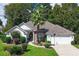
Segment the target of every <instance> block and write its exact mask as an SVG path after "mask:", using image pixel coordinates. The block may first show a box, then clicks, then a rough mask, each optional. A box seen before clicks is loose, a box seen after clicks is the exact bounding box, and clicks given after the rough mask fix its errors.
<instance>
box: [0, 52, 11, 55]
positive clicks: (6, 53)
mask: <svg viewBox="0 0 79 59" xmlns="http://www.w3.org/2000/svg"><path fill="white" fill-rule="evenodd" d="M0 56H10V53H9V52H8V51H0Z"/></svg>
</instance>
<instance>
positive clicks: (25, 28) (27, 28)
mask: <svg viewBox="0 0 79 59" xmlns="http://www.w3.org/2000/svg"><path fill="white" fill-rule="evenodd" d="M20 27H21V28H22V29H24V30H31V29H30V28H29V27H27V26H26V25H22V26H20Z"/></svg>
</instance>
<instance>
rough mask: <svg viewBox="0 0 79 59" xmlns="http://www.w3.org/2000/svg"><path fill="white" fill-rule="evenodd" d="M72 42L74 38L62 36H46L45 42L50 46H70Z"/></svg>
mask: <svg viewBox="0 0 79 59" xmlns="http://www.w3.org/2000/svg"><path fill="white" fill-rule="evenodd" d="M73 40H74V36H64V37H53V36H50V35H48V36H47V41H51V44H56V45H57V44H71V41H73Z"/></svg>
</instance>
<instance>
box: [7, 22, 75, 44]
mask: <svg viewBox="0 0 79 59" xmlns="http://www.w3.org/2000/svg"><path fill="white" fill-rule="evenodd" d="M13 31H19V32H20V33H21V35H22V36H25V37H26V38H31V39H33V42H35V40H36V34H37V33H38V34H39V36H38V37H45V39H46V40H47V41H51V44H56V45H57V44H71V41H73V40H74V33H73V32H71V31H69V30H67V29H65V28H63V27H61V26H59V25H54V24H52V23H50V22H48V21H46V22H45V23H44V24H43V25H41V26H40V30H38V31H37V27H36V26H33V23H32V22H31V21H29V22H27V23H24V22H23V23H21V24H20V25H18V26H14V27H13V28H11V29H10V30H8V31H7V32H6V34H7V35H11V33H12V32H13ZM30 33H32V34H30ZM30 35H33V37H30ZM41 39H42V38H41ZM43 39H44V38H43Z"/></svg>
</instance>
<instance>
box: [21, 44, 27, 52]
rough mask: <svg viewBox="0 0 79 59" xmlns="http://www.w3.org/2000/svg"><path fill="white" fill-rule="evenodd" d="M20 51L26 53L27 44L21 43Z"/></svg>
mask: <svg viewBox="0 0 79 59" xmlns="http://www.w3.org/2000/svg"><path fill="white" fill-rule="evenodd" d="M22 49H23V51H26V50H27V43H23V44H22Z"/></svg>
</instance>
